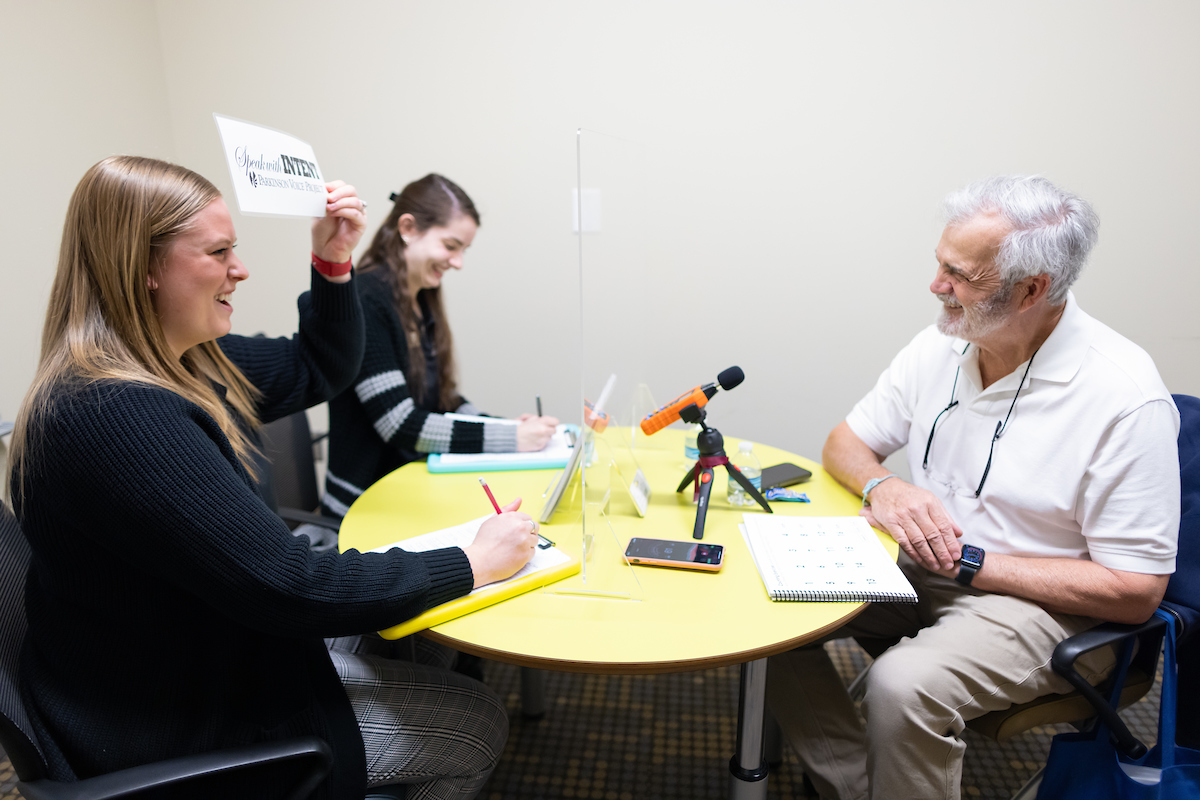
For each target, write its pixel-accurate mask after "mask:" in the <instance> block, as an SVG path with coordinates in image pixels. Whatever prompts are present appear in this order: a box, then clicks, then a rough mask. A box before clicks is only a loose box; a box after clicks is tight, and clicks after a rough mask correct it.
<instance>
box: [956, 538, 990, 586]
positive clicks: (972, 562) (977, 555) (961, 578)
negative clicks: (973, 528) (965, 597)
mask: <svg viewBox="0 0 1200 800" xmlns="http://www.w3.org/2000/svg"><path fill="white" fill-rule="evenodd" d="M984 555H985V553H984V552H983V548H982V547H976V546H975V545H973V544H965V545H963V549H962V559H961V560H960V561H959V562H958V574H957V575H955V576H954V580H956V581H958V582H959V583H961V584H962V585H963V586H970V585H971V581H972V580H974V578H975V573H976V572H979V570H980V569H981V568H982V567H983V557H984Z"/></svg>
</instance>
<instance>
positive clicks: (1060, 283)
mask: <svg viewBox="0 0 1200 800" xmlns="http://www.w3.org/2000/svg"><path fill="white" fill-rule="evenodd" d="M942 210H943V213H944V215H945V218H946V224H947V225H955V224H958V223H960V222H965V221H967V220H969V219H971V218H972V217H975V216H977V215H979V214H987V213H998V214H1000V216H1001V217H1002V218H1003V219H1005V220H1006V221H1007V222H1008V223H1009V224H1010V225H1012V228H1013V230H1012V231H1011V232H1010V233H1009V234H1008V235H1007V236H1005V237H1004V241H1003V242H1002V243H1001V245H1000V252H999V254H997V256H996V266H997V267H998V268H999V270H1000V278H1001V279H1002V280H1003V281H1004V285H1005V286H1007V287H1012V286H1014V285H1016V283H1017V282H1018V281H1020V280H1022V279H1024V278H1028V277H1031V276H1033V275H1041V274H1043V273H1045V274H1047V275H1049V276H1050V291H1049V293H1048V294H1047V295H1046V300H1047V302H1049V303H1050V305H1054V306H1057V305H1062V304H1063V303H1065V302H1066V300H1067V290H1068V289H1070V288H1071V284H1073V283H1074V282H1075V280H1076V279H1077V278H1078V277H1079V272H1080V270H1082V269H1083V265H1084V263H1085V262H1086V261H1087V257H1088V253H1090V252H1091V250H1092V247H1093V246H1094V245H1095V244H1096V230H1097V228H1099V226H1100V218H1099V217H1098V216H1096V212H1095V211H1094V210H1093V209H1092V207H1091V205H1089V204H1088V203H1087V201H1085V200H1081V199H1080V198H1078V197H1076V196H1075V195H1073V194H1071V193H1070V192H1064V191H1063V190H1062V189H1059V188H1058V187H1057V186H1055V185H1054V184H1053V183H1051V182H1050V181H1048V180H1046V179H1045V178H1042V177H1039V176H1037V175H1007V176H1004V177H999V178H989V179H988V180H986V181H979V182H978V183H972V184H971V185H970V186H968V187H966V188H965V189H961V190H959V191H957V192H954V193H953V194H950V195H949V196H947V197H946V199H945V200H944V201H943V202H942Z"/></svg>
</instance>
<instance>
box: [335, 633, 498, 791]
mask: <svg viewBox="0 0 1200 800" xmlns="http://www.w3.org/2000/svg"><path fill="white" fill-rule="evenodd" d="M410 638H411V639H413V640H415V641H411V642H409V641H408V640H401V642H400V643H399V644H398V645H397V646H394V649H396V648H397V647H398V649H399V650H400V652H404V654H405V655H407V654H408V653H409V652H411V653H412V654H413V656H414V657H415V658H416V659H419V660H421V661H424V662H425V663H413V662H410V661H403V660H398V659H394V658H385V657H383V656H380V655H373V654H370V652H369V651H370V650H371V649H373V648H372V647H370V646H369V645H368V646H366V647H364V646H362V645H361V644H360V645H358V646H355V647H354V649H356V650H358V651H359V652H351V651H349V650H346V649H339V646H338V645H339V644H346V645H349V644H350V643H349V642H344V643H343V642H338V641H332V642H330V650H329V657H330V659H331V660H332V661H333V665H334V668H335V669H337V673H338V675H339V676H340V677H341V679H342V685H343V686H344V687H345V689H346V694H347V696H349V698H350V704H351V705H352V706H353V707H354V715H355V717H356V718H357V719H358V728H359V731H361V732H362V737H363V744H364V746H365V748H366V753H367V785H368V786H370V787H382V786H388V785H394V784H404V785H405V790H406V793H405V795H404V797H406V798H407V799H408V800H427V799H428V800H434V799H435V798H437V799H440V798H471V797H474V796H475V795H476V794H478V793H479V791H480V790H481V789H482V788H483V785H484V783H486V782H487V779H488V776H489V775H491V773H492V770H493V769H494V768H495V766H496V763H497V762H498V761H499V760H500V754H501V753H502V752H503V751H504V743H505V741H506V740H507V738H508V716H507V715H506V714H505V712H504V706H503V704H502V703H501V702H500V699H499V698H498V697H497V696H496V695H495V693H494V692H492V690H491V689H489V688H488V687H486V686H484V685H483V684H482V683H479V682H478V681H474V680H471V679H470V678H467V677H465V676H463V675H459V674H458V673H455V672H450V671H448V670H446V669H445V668H443V667H444V666H445V665H448V664H449V663H452V661H453V657H454V651H453V650H449V649H448V648H443V647H440V646H439V645H435V644H433V643H432V642H429V641H427V640H425V639H422V638H420V637H410ZM382 641H383V640H380V642H382ZM406 642H407V646H406V645H405V643H406ZM427 645H428V646H427ZM364 651H368V652H364ZM406 651H407V652H406ZM447 653H448V654H449V655H448V656H447ZM429 662H433V663H435V664H438V666H429Z"/></svg>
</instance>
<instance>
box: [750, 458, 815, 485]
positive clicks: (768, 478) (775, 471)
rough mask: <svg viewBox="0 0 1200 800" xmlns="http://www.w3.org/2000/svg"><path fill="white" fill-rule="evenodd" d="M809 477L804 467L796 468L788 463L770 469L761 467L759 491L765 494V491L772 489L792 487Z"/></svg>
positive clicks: (809, 473)
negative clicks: (760, 487) (760, 486)
mask: <svg viewBox="0 0 1200 800" xmlns="http://www.w3.org/2000/svg"><path fill="white" fill-rule="evenodd" d="M811 477H812V473H811V472H809V471H808V470H806V469H805V468H804V467H798V466H796V465H795V464H793V463H791V462H790V461H785V462H784V463H782V464H775V465H774V466H770V467H763V471H762V477H761V485H762V489H761V491H764V492H765V491H766V490H767V489H774V488H776V487H778V486H792V485H794V484H797V483H803V482H804V481H806V480H808V479H809V478H811Z"/></svg>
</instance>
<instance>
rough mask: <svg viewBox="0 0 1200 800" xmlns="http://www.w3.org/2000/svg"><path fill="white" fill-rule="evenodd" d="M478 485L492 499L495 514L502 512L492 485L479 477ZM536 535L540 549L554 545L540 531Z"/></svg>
mask: <svg viewBox="0 0 1200 800" xmlns="http://www.w3.org/2000/svg"><path fill="white" fill-rule="evenodd" d="M479 485H480V486H482V487H483V490H484V491H485V492H487V496H488V500H491V501H492V508H494V509H496V513H497V514H502V513H504V512H502V511H501V510H500V504H499V503H497V502H496V496H495V495H494V494H492V487H490V486H488V485H487V481H485V480H484V479H483V478H480V479H479ZM537 537H538V547H539V548H540V549H542V550H545V549H546V548H547V547H553V546H554V542H552V541H550V540H549V539H547V538H546V537H545V536H542V535H541V534H540V533H539V534H538V535H537Z"/></svg>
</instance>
